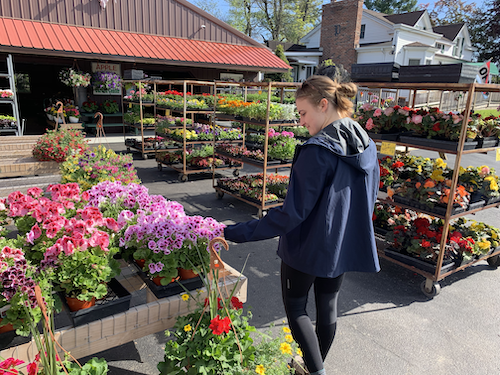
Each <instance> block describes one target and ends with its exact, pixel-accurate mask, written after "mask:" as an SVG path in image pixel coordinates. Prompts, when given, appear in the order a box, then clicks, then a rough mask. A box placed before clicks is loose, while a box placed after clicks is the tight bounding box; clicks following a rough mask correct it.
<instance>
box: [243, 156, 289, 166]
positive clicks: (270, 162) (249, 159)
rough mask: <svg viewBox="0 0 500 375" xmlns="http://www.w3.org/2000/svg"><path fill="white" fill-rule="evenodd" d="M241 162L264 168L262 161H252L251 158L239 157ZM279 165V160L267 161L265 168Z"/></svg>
mask: <svg viewBox="0 0 500 375" xmlns="http://www.w3.org/2000/svg"><path fill="white" fill-rule="evenodd" d="M241 159H242V161H243V162H245V163H253V164H257V165H260V166H264V160H257V159H252V158H247V157H244V156H242V157H241ZM279 164H281V160H274V159H273V160H269V159H268V160H267V166H270V165H279Z"/></svg>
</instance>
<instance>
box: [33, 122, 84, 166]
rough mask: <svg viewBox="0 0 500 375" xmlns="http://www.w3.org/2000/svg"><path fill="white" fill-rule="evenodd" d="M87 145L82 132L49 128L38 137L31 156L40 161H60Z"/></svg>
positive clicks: (78, 152)
mask: <svg viewBox="0 0 500 375" xmlns="http://www.w3.org/2000/svg"><path fill="white" fill-rule="evenodd" d="M88 148H89V146H88V144H87V141H86V140H85V138H84V136H83V134H82V132H80V131H78V130H71V129H60V130H49V129H47V131H46V133H45V134H44V135H42V136H41V137H40V138H38V140H37V142H36V144H35V146H34V147H33V157H34V158H35V159H37V160H40V161H56V162H58V163H62V162H63V161H65V160H66V159H67V158H68V157H69V156H71V155H78V154H81V153H83V152H85V151H86V150H88Z"/></svg>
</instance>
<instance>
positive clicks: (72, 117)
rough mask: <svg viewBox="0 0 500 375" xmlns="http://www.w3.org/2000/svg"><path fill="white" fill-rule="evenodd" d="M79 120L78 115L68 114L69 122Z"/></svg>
mask: <svg viewBox="0 0 500 375" xmlns="http://www.w3.org/2000/svg"><path fill="white" fill-rule="evenodd" d="M78 121H79V118H78V117H75V116H69V122H71V123H73V124H76V123H77V122H78Z"/></svg>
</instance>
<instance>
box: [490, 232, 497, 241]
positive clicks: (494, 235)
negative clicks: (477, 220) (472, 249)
mask: <svg viewBox="0 0 500 375" xmlns="http://www.w3.org/2000/svg"><path fill="white" fill-rule="evenodd" d="M491 238H493V239H494V240H496V239H497V238H498V234H497V232H495V231H494V230H493V231H491Z"/></svg>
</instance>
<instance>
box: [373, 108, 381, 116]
mask: <svg viewBox="0 0 500 375" xmlns="http://www.w3.org/2000/svg"><path fill="white" fill-rule="evenodd" d="M381 115H382V110H381V109H380V108H377V109H376V110H375V112H373V117H380V116H381Z"/></svg>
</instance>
